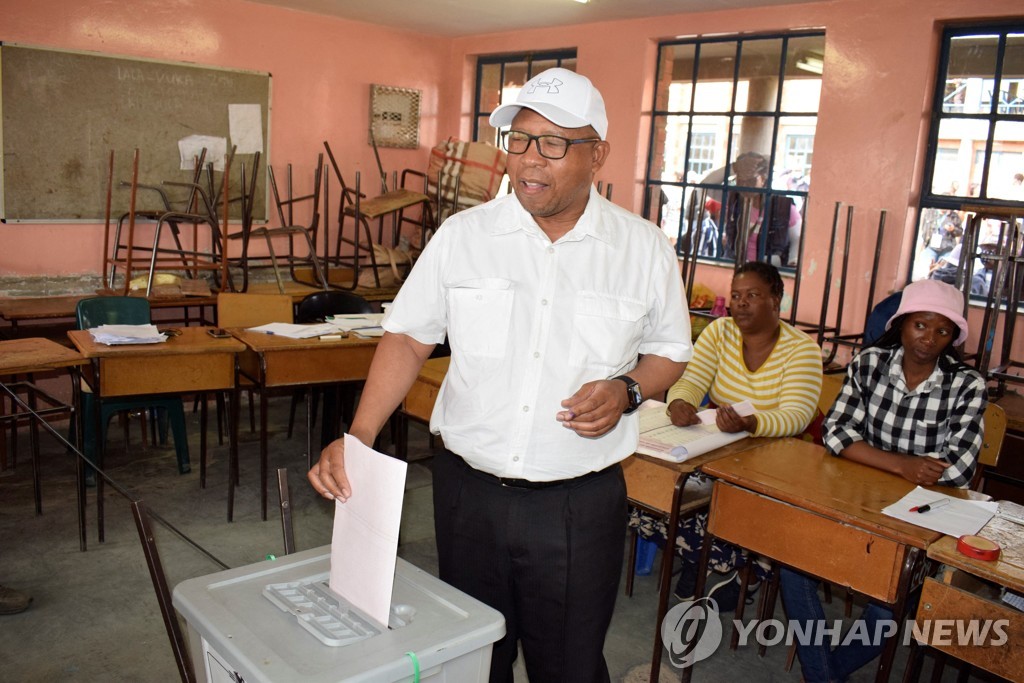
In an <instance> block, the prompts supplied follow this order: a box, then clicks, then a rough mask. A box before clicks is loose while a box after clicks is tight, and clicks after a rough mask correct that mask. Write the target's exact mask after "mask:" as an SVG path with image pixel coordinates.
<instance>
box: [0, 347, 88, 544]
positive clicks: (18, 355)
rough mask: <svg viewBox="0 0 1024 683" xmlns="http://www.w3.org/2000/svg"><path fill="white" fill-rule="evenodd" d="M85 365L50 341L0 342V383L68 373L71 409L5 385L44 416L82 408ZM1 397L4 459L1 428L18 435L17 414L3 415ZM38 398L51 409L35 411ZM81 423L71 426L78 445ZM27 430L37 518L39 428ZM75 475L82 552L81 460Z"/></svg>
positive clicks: (28, 386)
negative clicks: (80, 397) (11, 429)
mask: <svg viewBox="0 0 1024 683" xmlns="http://www.w3.org/2000/svg"><path fill="white" fill-rule="evenodd" d="M85 362H86V360H85V359H84V358H83V357H82V356H81V354H79V353H78V352H77V351H72V350H71V349H69V348H67V347H66V346H61V345H60V344H58V343H56V342H54V341H51V340H49V339H38V338H29V339H13V340H11V341H0V382H2V381H3V379H4V378H16V377H17V376H18V375H31V374H33V373H39V372H47V371H50V370H60V369H65V368H66V369H67V370H68V371H69V372H70V374H71V392H72V397H73V398H72V401H71V405H65V404H63V403H61V402H60V401H58V400H57V399H55V398H53V397H51V396H50V395H49V394H46V393H45V392H42V391H40V390H39V389H38V388H37V387H36V386H35V385H33V384H30V383H28V382H13V383H5V388H8V389H9V390H11V391H16V390H17V389H18V388H21V389H25V390H27V391H28V392H29V393H28V401H27V403H28V406H29V407H30V408H32V409H33V410H36V411H37V412H38V413H39V414H40V415H44V416H45V415H47V414H50V413H53V412H68V413H70V412H71V411H73V410H78V406H79V405H80V404H81V403H80V401H79V400H78V391H79V386H80V385H79V381H78V367H79V366H80V365H83V364H84V363H85ZM4 396H6V392H4V394H3V395H0V418H2V419H0V455H4V456H6V452H5V451H3V450H2V449H3V448H5V443H6V438H5V437H6V435H5V433H4V424H5V423H6V422H8V421H9V422H11V423H12V424H13V425H14V431H15V433H17V420H18V417H19V412H20V411H19V410H18V409H17V406H15V407H14V409H13V410H12V412H11V414H10V415H6V416H5V415H3V414H2V408H3V399H4ZM39 397H42V399H43V400H44V401H45V402H47V403H49V404H51V407H50V408H46V409H41V410H39V409H37V408H36V405H37V403H36V402H37V400H38V398H39ZM81 423H82V421H81V418H79V419H78V420H74V422H73V424H75V425H76V437H75V439H76V442H77V443H78V444H81V443H82V429H81ZM30 430H31V432H30V438H31V441H32V446H31V448H32V489H33V494H34V496H35V504H36V514H39V513H41V512H42V511H43V503H42V493H41V484H40V480H39V466H40V463H39V425H38V424H37V423H36V422H35V420H34V419H32V422H31V426H30ZM4 467H6V462H4ZM75 471H76V472H77V474H78V477H77V482H78V486H77V489H76V490H77V494H78V544H79V547H80V548H81V549H82V550H85V464H84V463H83V462H82V461H81V459H76V463H75Z"/></svg>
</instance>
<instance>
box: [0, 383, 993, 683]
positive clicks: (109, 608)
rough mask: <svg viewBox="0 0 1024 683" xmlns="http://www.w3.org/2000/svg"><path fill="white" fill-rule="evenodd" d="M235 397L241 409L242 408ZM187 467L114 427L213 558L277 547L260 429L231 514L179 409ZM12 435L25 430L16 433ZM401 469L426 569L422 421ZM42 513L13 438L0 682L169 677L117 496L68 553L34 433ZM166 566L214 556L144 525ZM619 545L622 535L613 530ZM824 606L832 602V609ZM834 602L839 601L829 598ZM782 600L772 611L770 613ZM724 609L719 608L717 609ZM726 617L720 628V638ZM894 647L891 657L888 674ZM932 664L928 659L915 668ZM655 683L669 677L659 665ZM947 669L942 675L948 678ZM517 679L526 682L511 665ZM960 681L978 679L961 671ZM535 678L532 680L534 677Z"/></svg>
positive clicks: (201, 565)
mask: <svg viewBox="0 0 1024 683" xmlns="http://www.w3.org/2000/svg"><path fill="white" fill-rule="evenodd" d="M287 409H288V398H287V397H280V398H276V399H274V400H273V401H272V411H271V432H272V433H271V442H270V443H271V471H272V472H273V471H274V469H276V468H278V467H287V468H288V470H289V476H290V477H291V492H292V510H293V519H294V529H295V540H296V545H297V547H298V549H299V550H303V549H307V548H313V547H317V546H321V545H324V544H327V543H329V542H330V539H331V526H332V516H331V515H332V507H331V504H329V503H327V502H326V501H324V500H322V499H320V498H319V497H317V496H315V495H314V494H313V492H312V490H311V489H310V487H309V486H308V485H307V484H306V482H305V478H304V475H305V456H304V443H305V439H304V438H303V434H302V429H303V427H302V423H301V417H302V416H301V413H300V416H299V417H300V424H299V425H298V426H297V427H296V433H295V436H294V437H293V438H292V439H290V440H289V439H287V438H286V427H287V423H286V420H287V413H288V410H287ZM244 410H245V405H244V404H243V416H244V415H245V412H244ZM189 419H190V424H189V435H190V446H191V451H192V461H193V468H192V472H191V473H190V474H186V475H180V476H179V475H178V474H177V473H176V468H175V460H174V450H173V447H172V446H170V445H168V446H158V447H154V446H150V447H148V448H144V447H143V446H142V445H141V442H140V438H139V437H140V430H139V429H138V424H137V423H134V424H133V425H132V430H131V434H132V442H131V445H130V447H129V450H130V454H128V453H126V452H125V448H124V444H123V441H122V439H121V430H120V429H119V428H118V427H117V426H116V425H114V426H112V428H111V441H110V447H109V450H108V456H107V458H108V459H107V463H108V469H107V471H108V473H109V474H110V476H112V477H113V478H114V479H115V480H117V481H118V482H119V483H121V484H122V485H123V486H124V487H125V488H126V489H128V490H129V491H132V492H134V493H135V494H136V495H137V496H138V497H140V498H142V499H143V500H144V501H145V502H146V504H147V505H148V506H149V507H150V508H151V509H153V510H154V511H156V512H157V513H158V514H159V515H160V516H162V517H163V518H165V519H166V520H167V521H168V522H170V523H171V524H173V525H174V526H176V527H177V528H178V529H180V530H181V531H182V532H184V533H185V534H187V535H188V536H189V537H191V538H192V539H193V540H195V541H196V542H197V543H199V544H200V545H202V546H203V547H204V548H206V549H207V550H208V551H209V552H210V553H211V554H213V555H214V556H216V557H217V558H219V559H220V560H221V561H222V562H224V563H225V564H227V565H229V566H231V567H237V566H242V565H247V564H252V563H255V562H260V561H263V560H264V559H265V557H266V556H267V555H268V554H274V555H280V554H282V553H283V548H282V533H281V524H280V516H279V514H278V510H277V508H276V501H277V496H276V488H274V486H273V485H272V486H271V493H270V495H271V498H270V501H271V508H270V514H269V518H268V520H267V521H266V522H263V521H260V517H259V491H258V465H257V463H258V439H257V436H256V434H254V433H250V432H249V431H248V429H247V427H246V425H243V428H242V431H241V442H240V454H241V455H240V460H241V468H242V475H241V476H242V483H241V487H240V488H239V489H238V490H237V492H236V507H235V521H234V522H232V523H230V524H229V523H228V522H227V521H226V481H227V479H226V473H227V446H226V445H224V446H218V445H217V444H216V439H212V441H213V446H212V448H211V453H210V472H209V475H208V485H207V488H206V489H205V490H203V489H200V488H199V475H198V469H199V468H198V461H199V446H198V417H197V416H195V415H191V416H190V418H189ZM22 431H23V432H24V431H25V430H22ZM410 441H411V449H410V451H411V452H410V461H411V465H410V469H409V476H408V482H407V489H406V498H405V506H404V514H403V522H402V531H401V542H400V547H399V555H400V556H402V557H403V558H405V559H406V560H408V561H410V562H411V563H413V564H415V565H417V566H419V567H421V568H423V569H425V570H427V571H429V572H431V573H436V568H437V563H436V555H435V551H434V540H433V522H432V514H431V486H430V482H431V480H430V464H431V460H430V450H429V448H428V442H427V438H426V432H425V428H423V427H421V426H418V425H413V427H412V433H411V437H410ZM43 445H44V456H43V467H42V481H43V506H44V507H43V514H42V515H39V516H37V515H36V514H35V513H34V510H33V504H32V484H31V476H30V474H31V469H30V466H29V459H28V452H27V446H28V443H27V438H25V437H24V435H23V437H22V440H21V442H20V448H21V452H20V457H19V461H18V466H17V468H16V469H13V470H12V469H8V470H6V471H4V472H0V501H2V503H0V583H3V584H5V585H7V586H10V587H16V588H18V589H20V590H24V591H26V592H28V593H30V594H31V595H32V596H33V597H34V602H33V605H32V607H31V608H30V609H29V610H28V611H26V612H24V613H22V614H19V615H9V616H0V662H2V663H3V668H2V670H0V680H3V681H18V682H22V681H24V682H29V681H142V680H145V681H174V680H177V679H178V673H177V669H176V667H175V663H174V659H173V657H172V653H171V648H170V647H169V643H168V639H167V636H166V633H165V630H164V626H163V622H162V619H161V617H160V612H159V608H158V605H157V602H156V599H155V595H154V591H153V587H152V584H151V582H150V578H149V574H148V572H147V568H146V563H145V559H144V556H143V554H142V551H141V545H140V543H139V539H138V536H137V533H136V530H135V526H134V522H133V519H132V517H131V514H130V510H129V506H128V503H127V502H126V501H125V500H124V499H123V498H121V497H120V496H118V495H117V494H116V493H114V492H113V491H112V490H111V489H110V488H109V487H108V488H107V497H106V499H105V500H106V517H107V519H106V542H105V543H103V544H100V543H98V542H97V541H96V524H95V507H94V496H95V489H90V490H89V492H88V495H89V506H90V507H89V515H90V517H89V549H88V551H87V552H84V553H83V552H79V549H78V538H77V527H76V518H75V493H74V467H73V464H72V461H71V459H70V457H69V456H68V455H67V454H66V453H65V452H64V451H63V449H61V448H60V447H58V446H57V445H56V444H55V442H54V441H53V439H52V438H49V437H44V443H43ZM155 535H156V540H157V543H158V546H159V551H160V554H161V559H162V561H163V564H164V570H165V572H166V575H167V579H168V583H169V585H170V586H171V587H173V586H175V585H176V584H177V583H179V582H181V581H183V580H185V579H188V578H192V577H195V576H202V575H206V574H210V573H213V572H215V571H217V570H218V569H219V568H218V566H217V565H216V564H215V563H213V562H211V561H210V560H209V559H208V558H206V557H205V556H203V555H202V554H201V553H199V552H197V551H196V550H195V549H193V548H192V547H190V546H189V545H187V544H186V543H184V542H183V541H181V540H180V539H179V538H178V537H177V536H175V535H174V534H172V533H170V532H168V531H167V530H166V529H164V528H163V527H160V526H159V525H157V526H156V533H155ZM624 542H625V539H624ZM656 596H657V586H656V577H654V576H648V577H638V579H637V584H636V586H635V591H634V594H633V597H632V598H626V597H625V596H624V595H622V596H620V598H619V600H618V602H617V605H616V611H615V617H614V620H613V622H612V626H611V631H610V633H609V636H608V639H607V644H606V647H605V656H606V659H607V661H608V664H609V667H610V670H611V676H612V680H613V681H627V682H628V683H639V682H641V681H646V680H647V673H646V671H647V669H648V668H649V662H650V657H651V649H652V643H653V642H654V637H655V625H654V621H655V613H656ZM830 609H832V608H830ZM834 609H838V607H836V608H834ZM781 612H782V610H781V607H779V608H778V614H779V616H780V618H781ZM725 616H726V617H729V618H731V615H725ZM730 630H731V627H728V626H727V627H726V628H725V639H726V640H727V639H728V637H729V634H730ZM785 657H786V648H785V647H784V646H775V647H771V648H769V649H768V653H767V655H766V656H765V657H764V658H763V659H762V658H759V657H758V656H757V654H756V650H755V649H754V648H753V647H744V648H740V649H739V650H737V651H730V650H728V648H726V647H725V646H724V645H723V646H722V647H720V648H719V649H718V651H717V652H716V653H715V654H714V655H712V656H711V657H710V658H709V659H708V660H706V661H704V662H701V663H698V664H697V665H696V668H695V670H694V676H693V680H694V681H708V682H717V681H722V682H726V681H729V682H732V681H798V680H800V676H799V672H798V669H799V667H798V666H797V667H795V670H794V671H793V672H790V673H786V672H785V671H784V666H783V665H784V661H785ZM904 660H905V652H901V653H900V655H899V658H898V659H897V663H896V669H895V670H896V672H897V674H896V675H894V676H893V679H894V680H898V679H899V677H900V676H901V675H902V671H903V662H904ZM930 667H931V664H930V662H929V663H926V669H925V671H926V673H927V672H928V671H929V670H930ZM663 671H664V672H665V675H663V676H662V680H678V674H677V673H675V674H674V673H672V672H670V671H669V669H668V667H667V666H665V668H664V669H663ZM955 674H956V669H955V668H948V669H947V672H946V676H945V677H944V680H949V681H952V680H954V679H955ZM517 680H519V681H525V680H526V677H525V675H523V674H522V672H521V667H520V672H518V673H517ZM851 680H852V681H854V682H855V683H859V682H861V681H864V682H866V681H870V680H874V674H873V669H872V667H868V668H867V669H866V670H862V671H861V672H858V673H857V675H856V676H855V677H854V678H853V679H851ZM972 680H990V679H979V678H972ZM538 683H543V682H538Z"/></svg>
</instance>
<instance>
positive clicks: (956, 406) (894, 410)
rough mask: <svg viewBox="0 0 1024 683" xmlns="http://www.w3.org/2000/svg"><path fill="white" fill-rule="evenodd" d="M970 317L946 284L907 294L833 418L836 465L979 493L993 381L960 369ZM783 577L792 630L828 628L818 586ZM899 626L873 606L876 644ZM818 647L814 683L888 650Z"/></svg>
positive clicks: (870, 628)
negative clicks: (885, 626) (988, 388)
mask: <svg viewBox="0 0 1024 683" xmlns="http://www.w3.org/2000/svg"><path fill="white" fill-rule="evenodd" d="M963 311H964V297H963V294H962V293H961V292H960V291H959V290H957V288H956V287H953V286H952V285H949V284H946V283H945V282H940V281H938V280H922V281H920V282H914V283H912V284H910V285H907V287H906V289H904V290H903V297H902V299H901V300H900V306H899V309H898V310H897V311H896V313H895V315H893V316H892V317H891V318H890V319H889V321H888V322H887V323H886V326H885V327H886V332H885V334H883V335H882V337H881V338H880V339H879V340H878V341H877V342H876V343H875V344H874V345H873V346H870V347H868V348H866V349H864V350H863V351H861V353H860V354H858V355H857V357H856V358H854V359H853V361H852V362H851V363H850V366H849V367H848V368H847V371H846V380H845V381H844V382H843V388H842V390H841V391H840V394H839V397H838V398H837V399H836V402H835V404H834V405H833V406H832V409H831V410H830V411H829V413H828V415H827V416H826V417H825V423H824V426H823V432H824V443H825V448H826V449H828V451H829V452H830V453H832V455H836V456H839V457H843V458H848V459H850V460H855V461H857V462H860V463H863V464H865V465H868V466H870V467H877V468H878V469H881V470H885V471H887V472H892V473H893V474H896V475H898V476H900V477H903V478H904V479H906V480H908V481H910V482H913V483H915V484H920V485H935V484H939V485H945V486H956V487H965V486H967V485H968V484H969V483H970V481H971V477H972V476H973V474H974V469H975V466H976V465H977V461H978V452H979V451H980V450H981V443H982V436H983V424H982V414H983V413H984V412H985V406H986V405H987V403H988V399H987V396H986V392H985V380H984V379H983V378H982V376H981V375H980V374H978V373H977V372H976V371H975V370H973V369H971V368H969V367H967V366H966V365H964V364H963V363H962V362H961V361H960V355H959V354H958V352H957V350H956V348H955V347H957V346H960V345H961V344H963V343H964V341H966V339H967V319H966V318H965V317H964V313H963ZM780 577H781V589H782V601H783V604H785V606H786V613H787V615H788V616H789V620H790V622H802V623H803V625H804V626H805V627H807V626H810V625H811V623H812V622H814V623H816V624H823V623H825V621H824V619H825V614H824V611H823V610H822V608H821V600H820V599H819V598H818V580H817V579H815V578H813V577H810V576H808V575H806V574H803V573H800V572H797V571H794V570H791V569H786V568H784V569H782V570H781V571H780ZM892 617H893V613H892V611H891V610H890V609H889V608H888V607H886V606H883V605H879V604H875V603H873V602H869V603H868V605H867V606H866V607H865V608H864V613H863V614H862V615H861V620H862V621H863V622H864V623H863V624H862V626H864V627H865V628H866V629H867V630H866V633H869V634H877V633H878V632H879V631H878V630H877V629H876V624H878V622H880V621H881V620H885V619H892ZM816 620H820V621H816ZM813 628H816V629H817V628H820V626H817V625H815V626H814V627H813ZM810 642H818V643H824V644H821V645H800V646H798V647H797V655H798V656H799V657H800V666H801V668H802V670H803V677H804V680H805V681H807V683H817V682H819V681H844V680H846V678H847V677H848V676H849V675H850V674H851V673H853V672H854V671H856V670H857V669H859V668H860V667H862V666H863V665H865V664H867V663H868V662H869V661H871V660H872V659H874V658H875V657H876V656H877V655H878V654H879V653H880V652H881V651H882V647H883V645H884V641H882V640H881V639H880V638H878V637H877V636H876V637H875V638H874V639H872V640H871V641H870V642H868V643H864V642H860V641H855V642H851V643H848V644H843V645H840V646H837V647H835V648H831V647H830V646H829V639H828V638H825V639H824V640H820V639H818V640H814V639H811V641H810Z"/></svg>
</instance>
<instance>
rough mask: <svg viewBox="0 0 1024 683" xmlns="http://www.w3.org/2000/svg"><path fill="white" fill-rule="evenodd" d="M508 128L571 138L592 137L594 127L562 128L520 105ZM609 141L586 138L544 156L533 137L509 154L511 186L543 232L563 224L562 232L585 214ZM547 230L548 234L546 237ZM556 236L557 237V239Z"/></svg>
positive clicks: (570, 227)
mask: <svg viewBox="0 0 1024 683" xmlns="http://www.w3.org/2000/svg"><path fill="white" fill-rule="evenodd" d="M511 130H515V131H521V132H524V133H527V134H529V135H558V136H560V137H563V138H568V139H570V140H581V139H584V138H596V137H597V134H596V133H595V132H594V130H593V128H591V127H589V126H587V127H584V128H562V127H561V126H556V125H555V124H553V123H551V122H550V121H548V120H547V119H546V118H544V117H543V116H541V115H540V114H538V113H536V112H535V111H533V110H530V109H522V110H520V111H519V113H518V114H516V117H515V118H514V119H513V120H512V126H511ZM608 149H609V147H608V143H607V142H604V141H599V142H585V143H582V144H578V145H570V146H569V149H568V150H567V151H566V154H565V157H563V158H561V159H548V158H545V157H543V156H541V155H540V152H539V151H538V150H537V141H535V140H533V141H531V142H530V146H529V147H528V148H527V150H526V152H525V153H523V154H509V155H508V165H507V170H508V176H509V179H510V180H511V181H512V189H513V191H514V192H515V193H516V197H518V199H519V203H520V204H522V206H523V208H525V209H526V210H527V211H528V212H529V213H530V215H531V216H533V217H534V219H535V220H536V221H537V224H538V225H539V226H540V227H541V228H542V229H544V230H545V232H548V231H549V228H553V227H554V226H556V225H559V224H562V227H564V226H568V227H564V230H561V229H560V230H556V233H558V236H561V235H562V234H565V233H566V232H568V231H569V230H571V229H572V226H573V225H575V224H576V220H577V219H579V217H580V216H581V215H583V211H584V209H586V207H587V199H588V198H589V196H590V186H591V184H592V183H593V182H594V176H595V175H596V174H597V172H598V171H599V170H600V168H601V166H603V165H604V160H605V158H606V157H607V155H608ZM550 234H551V233H550V232H549V236H550ZM556 239H557V238H556Z"/></svg>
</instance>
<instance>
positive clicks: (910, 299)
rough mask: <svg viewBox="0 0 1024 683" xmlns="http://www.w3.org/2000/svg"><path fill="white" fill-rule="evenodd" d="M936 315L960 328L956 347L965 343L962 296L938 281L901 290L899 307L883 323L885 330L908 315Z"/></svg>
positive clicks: (913, 283)
mask: <svg viewBox="0 0 1024 683" xmlns="http://www.w3.org/2000/svg"><path fill="white" fill-rule="evenodd" d="M922 311H924V312H928V313H938V314H939V315H944V316H946V317H947V318H949V320H950V322H952V323H953V324H954V325H956V326H957V327H959V328H960V335H959V336H958V337H957V338H956V341H955V342H953V343H954V344H955V345H956V346H959V345H960V344H963V343H964V342H965V341H967V319H966V318H964V295H963V294H961V293H960V290H958V289H957V288H956V287H954V286H953V285H948V284H946V283H945V282H940V281H939V280H920V281H918V282H911V283H910V284H909V285H907V286H906V288H905V289H904V290H903V297H902V298H901V299H900V307H899V309H898V310H897V311H896V314H895V315H893V317H891V318H889V321H888V322H887V323H885V329H887V330H888V329H889V328H890V327H892V321H893V320H895V319H896V318H898V317H900V316H901V315H906V314H908V313H920V312H922Z"/></svg>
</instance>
